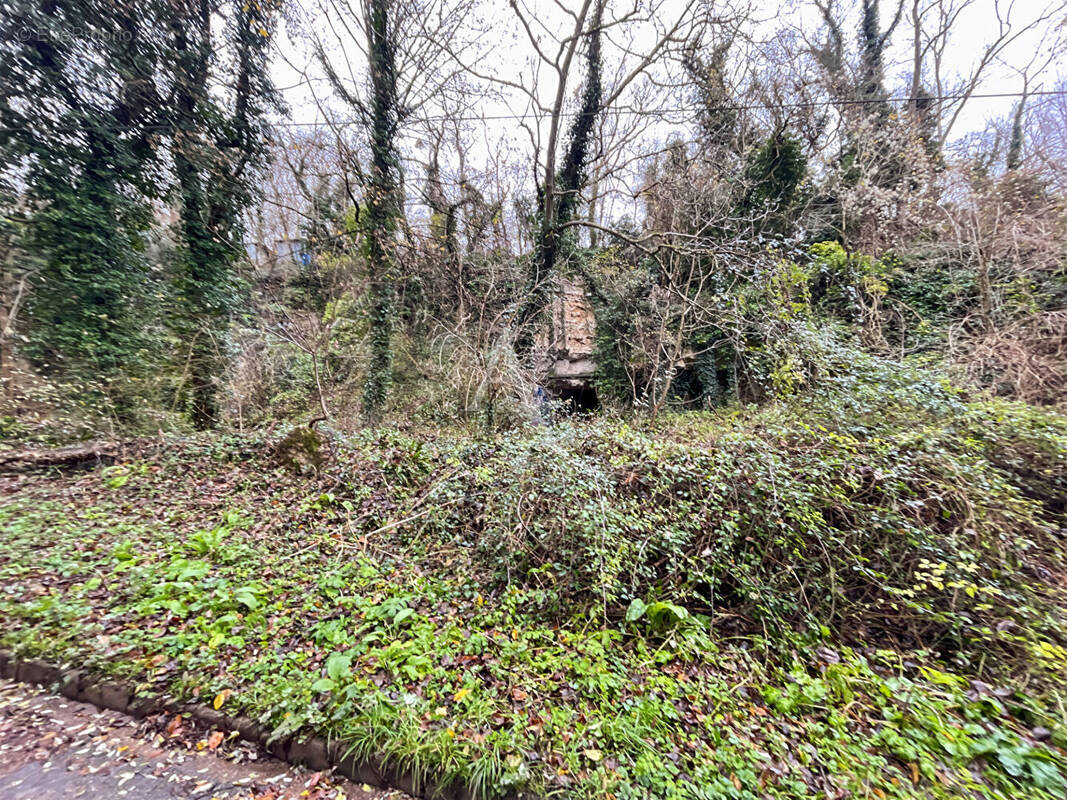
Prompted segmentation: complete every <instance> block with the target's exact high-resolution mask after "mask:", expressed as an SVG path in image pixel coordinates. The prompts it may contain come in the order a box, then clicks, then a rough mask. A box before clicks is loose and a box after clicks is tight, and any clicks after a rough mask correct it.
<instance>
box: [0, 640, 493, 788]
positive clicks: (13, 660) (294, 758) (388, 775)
mask: <svg viewBox="0 0 1067 800" xmlns="http://www.w3.org/2000/svg"><path fill="white" fill-rule="evenodd" d="M0 678H7V679H9V680H15V681H18V682H20V683H31V684H36V685H37V686H42V687H45V688H49V689H53V690H55V691H57V692H58V693H59V694H61V695H62V696H63V697H66V698H67V699H68V700H75V701H78V702H82V703H89V704H91V705H94V706H96V707H97V708H106V709H109V710H111V711H118V712H120V713H123V714H126V715H128V716H131V717H134V718H135V719H140V718H142V717H145V716H148V715H149V714H156V713H160V712H167V713H170V714H177V713H180V714H188V715H189V716H190V717H192V718H193V719H194V720H196V721H197V722H199V723H201V724H203V725H207V726H209V727H212V728H217V729H220V730H224V731H228V732H230V731H237V733H238V735H239V736H240V737H241V738H242V739H244V740H245V741H248V742H251V743H253V744H258V745H260V746H262V747H263V748H264V749H266V750H267V752H269V753H270V754H271V755H272V756H273V757H274V758H277V759H278V760H279V761H285V762H286V763H289V764H294V765H300V766H303V767H307V768H308V769H313V770H316V771H319V770H327V769H333V770H334V771H335V772H337V773H338V774H339V775H343V776H344V777H346V778H348V779H349V780H351V781H355V782H356V783H366V784H369V785H371V786H375V787H378V788H380V789H399V790H401V791H403V792H406V793H407V794H410V795H413V796H415V797H421V798H425V800H474V797H473V793H472V792H471V791H470V790H469V788H468V787H466V786H462V785H455V784H448V785H445V784H441V783H438V782H436V781H434V779H433V778H432V777H431V778H427V779H424V780H422V781H417V780H416V779H415V777H414V776H413V775H411V774H410V773H408V772H405V771H404V770H402V769H399V768H397V767H396V766H395V765H393V764H387V763H383V762H382V760H381V759H378V758H374V757H372V758H371V759H369V760H366V761H363V760H360V759H358V758H357V757H356V756H355V755H353V754H351V753H349V748H348V747H347V746H346V745H345V743H344V742H341V741H338V740H329V741H328V740H326V739H323V738H322V737H320V736H301V735H300V734H297V735H296V736H294V737H291V738H284V739H276V740H274V741H271V738H270V733H271V732H270V730H269V729H267V728H266V727H265V726H263V725H261V724H260V723H258V722H256V721H255V720H252V719H250V718H249V717H243V716H236V717H232V716H229V715H227V714H224V713H222V712H221V711H218V710H216V709H214V708H213V707H211V706H210V705H207V704H205V703H180V702H178V701H176V700H174V699H172V698H166V697H138V696H136V695H135V693H134V692H133V691H132V690H130V689H129V688H128V687H126V686H124V685H122V684H120V683H116V682H114V681H109V680H103V679H99V678H96V677H94V676H92V675H90V674H89V673H87V672H85V671H84V670H78V669H62V668H60V667H57V666H55V665H54V664H50V663H48V662H47V661H43V660H41V659H36V658H34V659H23V658H20V657H19V656H17V655H15V654H14V653H13V652H12V651H10V650H3V649H0Z"/></svg>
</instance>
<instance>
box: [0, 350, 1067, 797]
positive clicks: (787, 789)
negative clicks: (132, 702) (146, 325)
mask: <svg viewBox="0 0 1067 800" xmlns="http://www.w3.org/2000/svg"><path fill="white" fill-rule="evenodd" d="M308 438H309V437H294V438H292V439H290V442H293V441H299V440H300V439H308ZM279 439H280V434H279V433H278V432H271V433H269V434H268V433H262V434H258V435H253V436H244V437H214V438H199V439H182V440H173V441H169V442H166V443H165V444H162V445H161V444H159V443H151V444H149V443H146V444H144V445H142V446H141V447H140V448H139V449H137V450H135V451H131V457H130V458H129V459H128V460H127V461H125V462H123V463H121V464H118V465H114V466H110V467H107V468H104V469H102V470H95V471H92V472H87V473H76V474H68V475H47V474H36V475H20V476H12V477H10V478H9V479H7V480H8V481H9V483H10V484H11V485H12V487H13V488H14V491H12V492H11V493H9V494H7V495H6V497H5V499H4V500H3V501H2V503H0V523H2V526H3V530H4V536H3V537H2V540H0V617H2V618H3V620H4V622H3V626H2V633H0V642H2V644H4V645H6V646H13V647H16V648H18V649H20V650H22V651H24V652H27V653H35V654H43V655H47V656H49V657H50V658H53V659H57V660H67V661H71V662H75V663H87V664H89V665H90V666H92V667H93V668H96V669H98V670H102V671H105V672H108V673H111V674H118V675H123V676H126V677H128V678H130V679H132V680H133V681H135V682H136V683H137V684H138V685H139V686H140V687H141V689H142V690H143V691H168V692H171V693H175V694H178V695H180V696H186V697H187V696H192V695H197V694H198V695H200V696H208V697H216V699H219V698H221V702H223V703H225V704H226V708H227V709H232V710H238V711H242V712H245V713H251V714H253V715H255V716H260V717H262V719H263V720H264V721H266V722H269V723H271V724H272V725H274V726H276V728H277V731H278V735H286V734H288V733H291V732H293V731H296V730H303V729H308V728H310V729H315V730H318V731H320V732H322V733H325V734H327V735H329V736H335V737H341V738H343V739H345V740H346V741H348V742H350V743H352V744H353V745H354V746H355V747H356V748H357V749H358V750H360V751H362V752H367V753H377V754H385V755H386V756H388V757H389V758H392V759H395V760H396V761H398V762H399V763H401V764H403V765H404V766H405V767H406V768H408V769H411V770H412V771H414V772H415V773H416V774H430V773H433V774H435V775H439V776H440V775H444V776H451V777H456V778H459V779H462V780H464V781H466V782H468V783H469V784H471V785H472V786H474V787H475V788H476V789H477V790H478V791H479V793H480V794H484V795H494V794H501V793H509V792H519V791H524V792H529V793H532V794H543V793H553V792H563V793H566V794H568V795H572V796H577V797H612V798H630V797H687V798H711V797H734V798H740V797H814V796H820V797H824V796H828V797H846V796H862V797H869V796H874V797H879V798H884V797H911V796H924V797H925V796H935V797H936V796H946V797H949V796H952V797H963V796H967V797H971V796H987V797H1010V796H1018V797H1023V796H1026V797H1058V796H1062V792H1063V790H1064V786H1065V784H1064V776H1065V775H1067V762H1065V760H1064V752H1063V750H1062V748H1063V747H1064V746H1065V745H1067V732H1065V730H1064V727H1063V726H1064V723H1065V718H1064V710H1063V697H1064V690H1065V686H1064V683H1065V680H1067V678H1065V676H1067V649H1065V647H1067V630H1065V628H1067V622H1065V618H1064V608H1065V606H1067V600H1065V598H1064V586H1065V584H1064V575H1065V571H1064V564H1063V555H1062V550H1063V528H1064V506H1063V498H1064V497H1065V496H1067V493H1065V488H1067V487H1065V482H1067V420H1064V418H1062V417H1061V416H1058V415H1057V414H1056V413H1054V412H1050V411H1039V410H1035V409H1033V408H1030V407H1027V406H1024V405H1021V404H1014V403H1009V402H1001V401H995V402H988V401H976V400H973V399H969V398H967V397H964V396H962V395H961V394H960V393H959V392H957V391H956V390H954V389H953V388H951V387H950V386H948V385H947V384H945V383H943V382H941V381H940V380H938V379H937V378H936V377H931V376H930V375H929V374H927V373H920V372H916V373H908V372H906V371H900V370H893V371H890V372H884V371H880V368H879V367H878V365H877V364H872V365H869V368H868V369H866V370H863V369H857V370H854V371H853V372H851V373H849V375H848V377H847V378H841V379H839V380H837V381H835V380H834V379H827V380H825V381H824V382H823V383H822V384H821V386H820V388H819V389H818V390H817V391H815V392H813V393H811V394H809V395H806V396H804V397H802V398H797V399H795V400H794V401H792V402H791V403H789V404H783V405H777V406H768V407H764V408H761V409H749V410H746V409H740V410H736V409H735V410H732V411H728V412H727V411H724V412H721V413H716V414H689V415H685V416H678V417H673V418H668V419H666V420H661V421H660V422H659V423H657V424H656V425H655V426H650V425H644V424H640V423H637V422H635V421H629V422H625V421H621V420H615V419H610V418H604V419H599V420H596V421H589V422H568V423H561V424H558V425H554V426H548V427H543V428H539V429H534V430H532V431H525V432H513V433H510V434H501V435H497V436H486V437H483V438H471V437H469V436H464V435H456V436H449V435H444V434H439V433H438V434H418V433H415V432H411V431H408V432H400V431H397V430H395V429H388V430H374V431H366V432H363V433H360V434H357V435H355V436H352V437H344V438H342V437H328V438H327V440H326V442H325V443H324V444H323V447H322V449H321V451H320V452H318V453H311V454H310V457H309V458H308V459H306V460H305V461H304V462H303V464H304V467H305V468H306V469H305V470H303V471H304V472H306V473H307V474H296V473H298V472H301V470H299V469H294V463H295V462H296V461H299V459H294V458H293V457H292V455H293V454H292V453H291V452H289V451H288V450H287V451H285V452H284V453H280V452H279V449H278V444H277V443H278V441H279ZM283 462H284V463H283Z"/></svg>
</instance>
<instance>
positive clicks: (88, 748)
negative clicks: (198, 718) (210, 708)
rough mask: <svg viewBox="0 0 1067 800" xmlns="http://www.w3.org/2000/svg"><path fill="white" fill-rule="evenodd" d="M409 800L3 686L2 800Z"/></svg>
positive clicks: (169, 721)
mask: <svg viewBox="0 0 1067 800" xmlns="http://www.w3.org/2000/svg"><path fill="white" fill-rule="evenodd" d="M124 797H129V798H137V800H173V799H174V798H195V799H196V800H237V799H238V798H240V800H410V798H409V797H408V796H407V795H404V794H403V793H401V792H395V791H382V790H379V789H374V788H372V787H369V786H357V785H355V784H353V783H350V782H349V781H346V780H343V779H341V778H339V777H334V776H332V775H330V774H328V773H317V772H309V771H308V770H305V769H301V768H299V767H290V766H289V765H288V764H285V763H283V762H280V761H277V760H275V759H273V758H270V757H269V756H267V755H266V754H264V753H263V752H262V751H261V750H259V749H258V748H257V747H255V746H253V745H250V744H248V743H247V742H242V741H240V740H239V739H237V738H236V737H228V736H225V735H224V734H223V733H222V732H219V731H213V730H210V729H207V728H203V727H196V726H195V724H194V723H192V722H191V721H190V720H188V719H186V718H175V717H168V716H166V715H157V716H155V717H149V718H147V719H144V720H132V719H130V718H129V717H126V716H125V715H123V714H119V713H117V712H114V711H101V710H99V709H97V708H96V707H95V706H91V705H87V704H85V703H77V702H74V701H72V700H67V699H66V698H64V697H59V696H56V695H52V694H49V693H47V692H45V691H43V690H41V689H38V688H36V687H33V686H27V685H24V684H17V683H13V682H11V681H4V680H0V800H76V799H77V798H94V800H112V798H115V800H118V798H124Z"/></svg>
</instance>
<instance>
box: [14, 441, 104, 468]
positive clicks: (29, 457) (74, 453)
mask: <svg viewBox="0 0 1067 800" xmlns="http://www.w3.org/2000/svg"><path fill="white" fill-rule="evenodd" d="M122 450H123V447H122V444H121V443H119V442H86V443H84V444H75V445H68V446H66V447H49V448H43V447H42V448H23V449H20V450H7V451H4V450H0V469H5V470H19V469H37V468H40V467H63V468H67V469H73V468H76V467H83V466H87V465H96V464H111V463H114V462H115V461H116V460H117V459H118V458H119V454H120V453H121V452H122Z"/></svg>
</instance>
